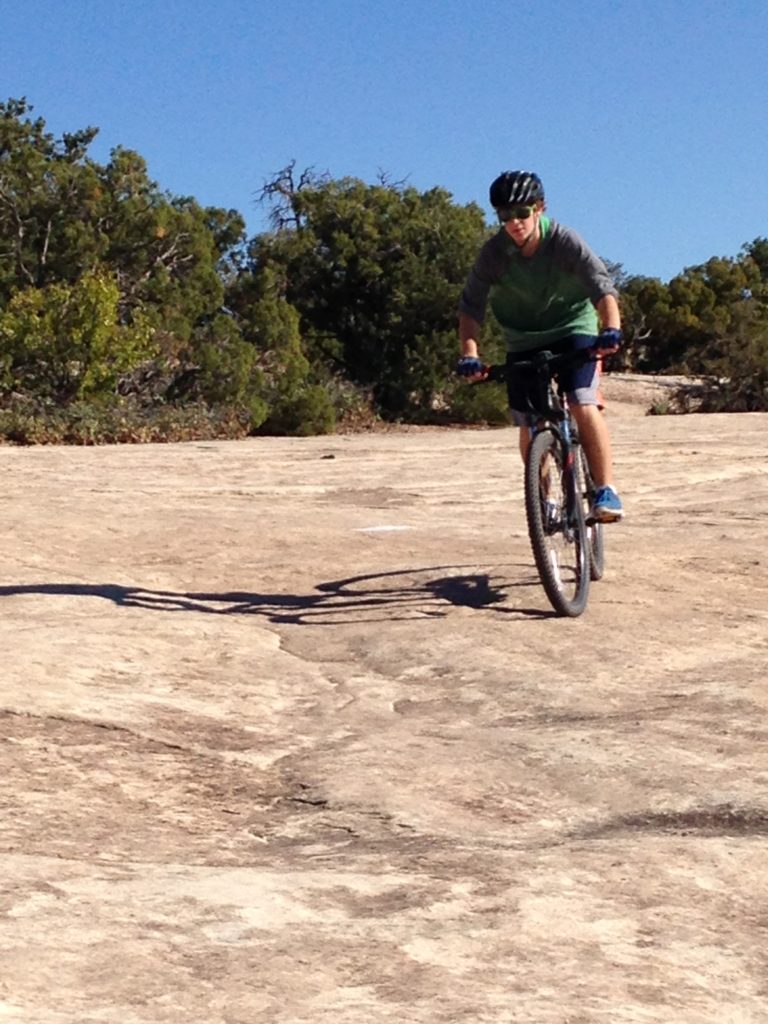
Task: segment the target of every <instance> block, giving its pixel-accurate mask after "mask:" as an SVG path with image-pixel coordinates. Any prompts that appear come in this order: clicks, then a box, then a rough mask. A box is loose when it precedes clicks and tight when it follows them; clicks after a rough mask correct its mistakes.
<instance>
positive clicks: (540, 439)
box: [525, 430, 591, 617]
mask: <svg viewBox="0 0 768 1024" xmlns="http://www.w3.org/2000/svg"><path fill="white" fill-rule="evenodd" d="M572 451H573V452H574V454H578V449H572ZM576 477H577V471H576V472H575V466H571V467H570V468H569V467H567V466H565V465H563V448H562V444H561V442H560V439H559V438H558V436H557V435H556V434H555V433H554V431H552V430H542V431H541V432H540V433H538V434H536V436H535V437H534V438H533V440H532V442H531V446H530V448H529V449H528V458H527V460H526V467H525V511H526V516H527V519H528V535H529V537H530V541H531V548H532V550H533V557H534V560H535V562H536V569H537V570H538V573H539V578H540V579H541V583H542V586H543V587H544V592H545V593H546V595H547V597H548V598H549V602H550V604H551V605H552V607H553V608H554V609H555V611H556V612H557V614H558V615H561V616H569V617H575V616H577V615H581V613H582V612H583V611H584V609H585V608H586V606H587V597H588V595H589V582H590V566H591V556H590V551H589V546H590V540H589V538H588V536H587V527H586V523H585V521H584V505H583V502H582V498H581V493H580V488H579V485H578V481H577V478H576ZM546 502H551V503H552V505H553V506H554V507H556V508H557V509H559V512H558V515H559V525H558V515H556V516H555V517H551V516H549V515H548V513H547V507H546V504H545V503H546Z"/></svg>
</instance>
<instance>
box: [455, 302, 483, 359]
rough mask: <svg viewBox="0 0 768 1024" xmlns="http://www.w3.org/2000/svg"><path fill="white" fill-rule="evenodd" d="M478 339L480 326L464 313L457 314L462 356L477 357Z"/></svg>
mask: <svg viewBox="0 0 768 1024" xmlns="http://www.w3.org/2000/svg"><path fill="white" fill-rule="evenodd" d="M479 337H480V324H479V323H478V322H477V320H475V319H473V317H471V316H467V314H466V313H459V344H460V345H461V354H462V356H474V358H475V359H476V358H477V357H478V353H479V348H478V343H477V339H478V338H479Z"/></svg>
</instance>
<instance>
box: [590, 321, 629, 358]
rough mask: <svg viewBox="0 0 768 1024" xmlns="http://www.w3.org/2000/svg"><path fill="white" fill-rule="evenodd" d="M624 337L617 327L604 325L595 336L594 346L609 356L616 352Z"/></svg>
mask: <svg viewBox="0 0 768 1024" xmlns="http://www.w3.org/2000/svg"><path fill="white" fill-rule="evenodd" d="M623 338H624V335H623V333H622V332H621V330H620V329H619V328H618V327H604V328H603V329H602V331H600V333H599V334H598V336H597V341H596V342H595V348H596V349H597V350H598V352H600V353H602V354H603V355H606V356H609V355H611V354H612V353H613V352H618V351H619V348H620V346H621V342H622V340H623Z"/></svg>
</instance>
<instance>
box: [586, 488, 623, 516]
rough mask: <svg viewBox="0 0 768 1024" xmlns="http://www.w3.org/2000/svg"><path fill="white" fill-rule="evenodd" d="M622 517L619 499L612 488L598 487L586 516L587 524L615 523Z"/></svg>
mask: <svg viewBox="0 0 768 1024" xmlns="http://www.w3.org/2000/svg"><path fill="white" fill-rule="evenodd" d="M623 515H624V509H623V508H622V505H621V498H620V497H619V496H618V494H617V493H616V491H615V490H614V489H613V487H610V486H606V487H598V489H597V494H596V495H595V501H594V504H593V505H592V508H591V509H590V511H589V515H588V516H587V522H588V523H615V522H617V521H618V520H619V519H621V517H622V516H623Z"/></svg>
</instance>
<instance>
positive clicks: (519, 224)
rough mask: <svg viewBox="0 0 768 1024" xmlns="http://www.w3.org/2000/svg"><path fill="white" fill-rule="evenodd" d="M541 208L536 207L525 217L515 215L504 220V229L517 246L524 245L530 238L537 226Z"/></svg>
mask: <svg viewBox="0 0 768 1024" xmlns="http://www.w3.org/2000/svg"><path fill="white" fill-rule="evenodd" d="M540 216H541V210H540V209H539V208H538V207H536V209H534V210H532V211H531V213H530V214H529V216H527V217H515V218H513V219H511V220H508V221H506V223H505V224H504V230H505V231H506V232H507V234H508V235H509V237H510V238H511V239H512V241H513V242H514V243H515V245H517V246H520V247H522V246H524V245H525V243H526V242H527V241H528V240H529V239H530V238H532V237H533V236H534V235H535V234H536V231H537V229H538V226H539V217H540Z"/></svg>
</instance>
